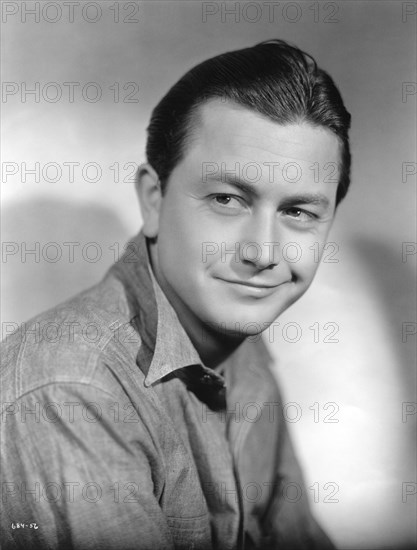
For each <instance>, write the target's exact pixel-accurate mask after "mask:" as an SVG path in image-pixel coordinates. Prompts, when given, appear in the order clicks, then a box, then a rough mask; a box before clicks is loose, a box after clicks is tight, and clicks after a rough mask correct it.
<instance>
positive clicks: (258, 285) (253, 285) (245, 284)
mask: <svg viewBox="0 0 417 550" xmlns="http://www.w3.org/2000/svg"><path fill="white" fill-rule="evenodd" d="M220 280H221V281H223V282H225V283H229V284H232V285H240V286H243V287H248V288H259V289H273V288H277V287H278V286H279V285H270V284H269V285H268V284H265V283H252V282H249V281H240V280H234V279H220Z"/></svg>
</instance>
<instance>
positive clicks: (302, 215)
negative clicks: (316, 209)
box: [284, 207, 317, 222]
mask: <svg viewBox="0 0 417 550" xmlns="http://www.w3.org/2000/svg"><path fill="white" fill-rule="evenodd" d="M284 214H286V215H287V216H288V217H289V218H292V219H294V220H296V221H299V222H309V221H312V220H314V219H317V216H316V214H313V213H312V212H307V210H303V209H302V208H296V207H293V208H287V209H286V210H284Z"/></svg>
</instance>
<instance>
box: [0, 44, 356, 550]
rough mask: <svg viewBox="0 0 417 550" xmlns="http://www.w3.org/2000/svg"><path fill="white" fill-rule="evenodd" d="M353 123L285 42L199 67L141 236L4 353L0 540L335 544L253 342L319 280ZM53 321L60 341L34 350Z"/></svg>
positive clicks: (23, 543)
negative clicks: (101, 275)
mask: <svg viewBox="0 0 417 550" xmlns="http://www.w3.org/2000/svg"><path fill="white" fill-rule="evenodd" d="M349 124H350V116H349V114H348V112H347V111H346V109H345V108H344V105H343V102H342V99H341V97H340V95H339V92H338V91H337V89H336V87H335V85H334V83H333V82H332V80H331V78H330V77H329V76H328V75H327V74H326V73H325V72H324V71H322V70H320V69H319V68H317V66H316V64H315V62H314V61H313V60H312V59H311V58H310V57H309V56H307V55H306V54H304V53H303V52H301V51H300V50H298V49H297V48H294V47H292V46H289V45H288V44H286V43H285V42H283V41H279V40H273V41H268V42H265V43H262V44H259V45H257V46H255V47H252V48H247V49H244V50H239V51H236V52H229V53H226V54H223V55H221V56H217V57H215V58H212V59H209V60H208V61H206V62H203V63H202V64H200V65H198V66H197V67H195V68H193V69H191V71H189V72H188V73H187V74H186V75H185V76H184V77H183V78H182V79H181V80H180V81H179V82H178V83H177V84H175V85H174V86H173V88H171V90H170V91H169V92H168V93H167V95H166V96H165V97H164V98H163V99H162V100H161V101H160V103H159V104H158V105H157V106H156V108H155V109H154V111H153V113H152V117H151V122H150V125H149V128H148V144H147V161H148V162H147V163H146V164H144V165H142V166H141V167H140V169H139V172H138V177H137V190H138V195H139V199H140V205H141V210H142V216H143V228H142V231H141V232H140V233H139V235H138V236H137V237H136V238H135V240H134V241H132V242H131V243H130V246H129V249H128V251H127V253H126V254H125V256H124V257H123V258H121V260H120V261H119V262H118V263H117V264H115V265H114V266H113V267H112V268H111V269H110V271H109V273H108V274H107V276H106V277H105V279H104V280H103V281H102V282H101V283H100V284H98V285H97V286H96V287H94V288H93V289H90V290H88V291H86V292H84V293H83V294H82V295H80V296H77V297H75V298H74V299H73V300H71V301H69V302H67V303H65V304H63V305H61V306H59V307H57V308H55V309H54V310H52V311H50V312H47V313H45V314H43V315H41V316H39V317H37V318H35V319H34V320H32V321H31V322H29V323H27V324H26V325H25V327H24V328H21V329H20V330H19V331H18V332H16V333H15V334H14V335H12V336H11V337H9V338H8V339H7V341H6V343H5V344H4V354H3V355H4V357H5V367H4V368H3V370H2V373H3V374H2V378H3V380H2V387H3V391H4V394H5V395H4V401H5V404H4V405H3V416H4V421H3V422H2V429H3V453H4V454H3V456H2V466H3V503H4V509H5V513H4V515H3V519H2V522H3V525H2V526H3V533H4V534H3V537H4V543H5V548H8V547H10V548H15V547H21V548H23V547H25V548H26V547H28V548H30V547H36V548H86V549H94V548H115V549H127V548H140V549H165V548H167V549H168V548H170V549H173V548H178V549H186V548H195V549H209V548H213V549H217V548H219V549H223V548H225V549H226V548H230V549H235V548H236V549H238V548H239V549H243V548H245V549H247V550H248V549H253V548H259V549H267V548H280V549H287V550H289V549H320V550H321V549H326V548H332V544H331V542H330V541H329V539H328V537H327V536H326V535H325V534H324V532H323V531H322V530H321V528H320V527H319V526H318V524H317V523H316V521H315V520H314V518H313V517H312V514H311V512H310V509H309V505H308V499H307V494H306V489H305V486H304V482H303V477H302V473H301V471H300V467H299V465H298V463H297V460H296V457H295V455H294V451H293V448H292V445H291V441H290V438H289V435H288V431H287V427H286V425H285V420H284V417H283V413H282V401H281V399H280V395H279V391H278V388H277V386H276V382H275V380H274V377H273V375H272V373H271V361H270V358H269V355H268V353H267V352H266V349H265V347H264V344H263V343H262V341H261V340H260V339H259V338H257V337H256V338H248V336H256V335H258V334H259V333H261V332H262V331H264V330H266V329H267V328H268V327H269V326H270V325H271V324H272V323H273V322H274V320H275V319H276V318H277V317H278V316H279V315H280V314H281V313H282V312H283V311H285V310H286V309H287V308H288V307H289V306H290V305H291V304H292V303H294V302H295V301H296V300H297V299H298V298H299V297H300V296H301V295H302V294H303V293H304V292H305V291H306V290H307V289H308V287H309V285H310V284H311V282H312V280H313V277H314V274H315V272H316V269H317V265H318V264H317V261H315V260H316V258H315V257H314V255H313V254H311V250H310V248H311V247H312V246H313V245H314V246H318V249H319V250H322V249H323V246H324V244H325V243H326V238H327V235H328V232H329V230H330V227H331V224H332V222H333V219H334V215H335V211H336V207H337V205H338V203H339V202H340V200H341V199H342V198H343V197H344V195H345V194H346V192H347V188H348V185H349V169H350V153H349V142H348V129H349ZM329 172H331V174H332V175H333V177H329ZM316 243H317V244H316ZM51 325H53V326H55V327H56V326H58V327H60V328H61V331H60V338H58V339H54V340H53V341H52V340H51V339H46V338H45V337H43V338H39V337H38V335H39V334H41V335H44V334H46V333H47V332H46V331H45V329H46V328H48V327H49V326H51ZM91 327H93V329H94V330H95V331H96V333H97V334H99V337H98V338H95V339H92V338H86V334H88V332H86V329H88V328H90V329H91ZM13 522H24V523H25V524H27V525H28V527H24V528H19V529H13V527H12V524H13ZM31 524H35V525H36V528H30V527H29V525H31Z"/></svg>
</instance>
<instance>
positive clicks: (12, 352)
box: [0, 275, 141, 402]
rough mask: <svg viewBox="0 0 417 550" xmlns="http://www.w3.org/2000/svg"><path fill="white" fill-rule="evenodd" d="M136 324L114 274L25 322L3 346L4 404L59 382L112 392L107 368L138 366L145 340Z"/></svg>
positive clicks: (120, 285) (120, 284)
mask: <svg viewBox="0 0 417 550" xmlns="http://www.w3.org/2000/svg"><path fill="white" fill-rule="evenodd" d="M131 321H132V319H131V314H130V312H129V307H128V304H127V300H126V296H125V293H124V288H123V285H122V283H121V282H120V281H119V280H118V279H116V278H115V277H112V276H111V275H110V276H107V277H106V278H105V279H104V280H103V281H102V282H101V283H99V284H98V285H96V286H94V287H92V288H91V289H89V290H87V291H85V292H82V293H81V294H79V295H77V296H75V297H74V298H72V299H70V300H68V301H66V302H64V303H63V304H60V305H59V306H57V307H55V308H53V309H51V310H49V311H46V312H44V313H42V314H40V315H38V316H36V317H34V318H33V319H31V320H30V321H27V322H25V323H22V324H21V325H20V326H18V327H17V330H16V331H15V332H14V333H13V334H11V335H10V336H8V337H7V338H6V339H5V340H4V341H3V342H2V344H1V348H2V349H1V352H2V353H1V355H2V359H1V370H0V379H1V389H2V394H3V395H2V401H5V402H13V401H15V400H16V399H19V398H20V397H21V396H22V395H24V394H25V393H28V392H31V391H33V390H35V389H38V388H40V387H42V386H47V385H48V384H56V383H84V384H94V385H98V387H99V388H101V387H102V386H103V388H102V389H104V391H106V390H107V388H108V385H109V383H110V380H106V379H107V378H109V373H107V372H106V371H107V370H108V369H106V368H105V366H106V365H111V366H115V368H117V365H118V364H132V363H133V364H134V363H135V359H136V354H137V351H138V350H139V348H140V346H141V339H140V336H139V334H138V333H137V331H136V330H135V329H134V327H133V324H132V323H131ZM110 370H111V369H110ZM136 370H137V371H139V369H136ZM110 378H112V377H111V376H110ZM113 384H114V381H113Z"/></svg>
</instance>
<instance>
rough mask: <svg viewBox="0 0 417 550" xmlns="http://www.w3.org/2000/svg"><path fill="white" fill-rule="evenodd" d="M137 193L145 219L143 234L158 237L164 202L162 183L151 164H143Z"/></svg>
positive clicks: (140, 168)
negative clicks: (160, 212)
mask: <svg viewBox="0 0 417 550" xmlns="http://www.w3.org/2000/svg"><path fill="white" fill-rule="evenodd" d="M136 192H137V194H138V197H139V204H140V210H141V213H142V218H143V233H144V234H145V236H146V237H149V238H154V237H156V236H157V235H158V229H159V211H160V208H161V202H162V192H161V183H160V181H159V178H158V174H157V173H156V172H155V170H154V169H153V168H152V166H151V165H150V164H141V165H140V166H139V168H138V171H137V174H136Z"/></svg>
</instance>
